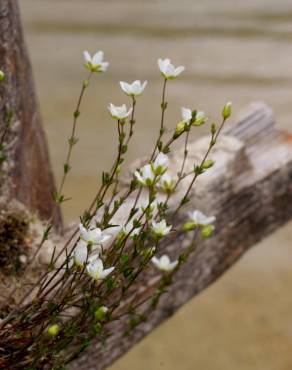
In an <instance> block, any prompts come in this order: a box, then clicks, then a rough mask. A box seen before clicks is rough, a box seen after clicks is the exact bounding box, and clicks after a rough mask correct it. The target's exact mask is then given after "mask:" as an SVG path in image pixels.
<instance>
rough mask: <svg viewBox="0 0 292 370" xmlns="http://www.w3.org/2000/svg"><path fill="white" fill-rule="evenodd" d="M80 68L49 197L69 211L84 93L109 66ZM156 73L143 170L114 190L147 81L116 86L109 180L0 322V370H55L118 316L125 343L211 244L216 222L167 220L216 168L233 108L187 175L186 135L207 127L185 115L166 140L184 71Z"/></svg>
mask: <svg viewBox="0 0 292 370" xmlns="http://www.w3.org/2000/svg"><path fill="white" fill-rule="evenodd" d="M84 58H85V68H86V69H87V70H88V77H87V78H86V79H85V80H84V81H83V82H82V86H81V92H80V95H79V98H78V101H77V105H76V109H75V111H74V114H73V125H72V132H71V135H70V138H69V139H68V152H67V156H66V160H65V163H64V165H63V176H62V179H61V182H60V186H59V188H58V191H57V192H56V193H55V194H54V199H55V201H56V202H57V203H58V204H62V203H63V202H65V201H66V197H65V195H64V185H65V182H66V179H67V176H68V173H69V172H70V171H71V156H72V150H73V148H74V146H75V145H76V144H77V142H78V138H77V136H76V131H77V122H78V118H79V117H80V112H81V104H82V101H83V98H84V94H85V91H86V89H87V88H88V86H89V85H90V81H91V79H92V78H93V76H94V75H96V74H99V73H103V72H105V71H106V70H107V69H108V66H109V63H107V62H105V61H104V59H103V52H101V51H99V52H97V53H96V54H95V55H94V56H91V55H90V54H89V53H88V52H84ZM158 67H159V71H160V74H161V76H162V82H163V87H162V99H161V104H160V105H161V118H160V126H159V130H158V135H157V139H156V140H155V143H154V147H153V150H152V151H151V153H150V154H149V157H148V158H147V161H146V162H145V164H144V165H143V166H141V167H140V168H136V169H135V171H133V173H132V174H131V179H130V181H129V183H128V185H127V186H120V184H121V175H122V173H123V162H124V160H125V155H126V153H127V151H128V146H129V143H130V141H131V138H132V136H133V134H134V127H135V124H136V116H135V112H136V110H135V109H136V104H137V100H138V99H139V97H140V95H142V94H143V91H144V90H145V88H146V86H147V81H144V82H141V81H139V80H137V81H134V82H133V83H127V82H123V81H121V82H120V87H121V89H122V90H123V92H124V93H125V94H126V95H127V96H128V97H129V99H130V106H128V107H127V106H126V105H125V104H124V105H122V106H116V105H114V104H109V106H108V111H109V114H110V116H111V117H112V119H113V120H114V124H115V126H116V130H117V138H118V140H117V142H118V148H117V155H116V158H115V160H114V163H113V164H112V167H111V169H110V170H109V171H105V172H103V173H102V181H101V185H100V187H99V189H97V191H96V194H95V196H94V199H93V200H92V202H91V204H90V205H89V206H88V207H87V208H86V210H85V211H84V212H83V214H82V216H81V217H80V224H79V226H78V227H76V229H74V231H73V232H72V234H71V235H70V237H69V238H68V240H67V241H66V242H65V243H64V245H63V247H62V249H61V250H57V248H55V249H54V253H53V254H52V256H51V261H50V264H49V265H48V269H47V271H46V272H45V273H44V274H43V276H41V277H40V278H39V280H38V281H37V283H36V284H35V285H34V286H33V287H32V288H31V290H30V292H29V293H27V294H26V296H25V297H23V299H22V300H20V302H18V305H17V307H15V308H14V309H13V310H12V311H11V312H10V313H9V314H8V315H7V316H5V317H3V320H2V322H0V338H1V353H0V367H1V366H2V368H5V369H10V368H11V369H29V370H33V369H62V368H64V366H65V365H66V363H68V362H70V361H71V360H73V359H74V358H76V357H78V356H79V355H80V353H81V352H82V351H84V349H85V348H86V347H88V346H89V345H90V344H91V342H92V340H93V339H96V338H98V340H99V341H100V342H106V340H107V338H108V336H109V335H110V334H111V331H110V323H111V322H113V321H116V320H120V319H121V318H122V317H124V316H127V318H128V329H127V330H126V331H125V333H124V334H125V335H129V334H130V332H131V329H133V328H134V327H136V326H137V325H138V324H139V323H141V322H143V321H145V320H147V319H148V318H149V316H150V315H151V312H152V311H153V310H154V309H155V308H156V306H157V304H158V302H159V299H160V297H161V296H162V294H163V293H164V292H165V291H166V290H167V287H168V286H169V285H170V284H171V283H172V282H173V279H174V276H175V274H176V273H177V271H178V270H179V269H180V268H181V266H182V265H183V264H184V263H185V262H186V260H187V258H188V256H189V254H190V253H192V252H193V251H194V250H195V247H196V243H197V240H198V238H206V237H208V236H210V235H211V234H212V232H213V229H214V222H215V217H213V216H206V215H204V214H203V213H202V212H200V211H199V210H193V211H192V212H189V214H188V216H186V217H185V220H184V222H183V223H182V224H181V225H180V224H179V225H178V224H177V223H175V221H174V220H175V216H176V215H177V213H178V211H179V210H180V209H181V208H182V207H183V206H184V205H185V204H187V203H188V202H189V200H190V199H189V197H190V193H191V190H192V188H193V186H194V183H195V181H196V179H197V178H198V177H199V176H201V175H202V174H203V173H204V172H205V171H207V170H208V169H209V168H211V167H212V166H213V164H214V162H213V161H212V160H210V159H208V155H209V153H210V151H211V149H212V148H213V146H214V145H215V144H216V141H217V138H218V135H219V134H220V132H221V130H222V128H223V125H224V123H225V121H226V120H227V119H228V118H229V117H230V115H231V103H227V104H226V105H225V106H224V107H223V110H222V114H221V116H222V121H221V123H220V124H219V125H218V126H217V125H215V124H212V125H211V128H210V144H209V147H208V149H207V150H206V153H205V155H204V158H203V159H202V161H201V163H199V164H194V166H193V168H191V169H186V160H187V157H188V142H189V137H190V132H191V130H192V129H194V128H195V127H197V126H201V125H203V124H205V123H206V122H207V120H208V118H207V117H206V115H205V114H204V112H201V111H198V110H195V109H189V108H182V119H181V121H180V122H179V123H177V125H176V126H175V127H174V129H173V130H172V131H171V132H170V133H169V131H167V130H166V127H165V113H166V110H167V101H166V87H167V84H168V83H169V82H170V81H171V80H174V79H176V78H177V77H179V76H180V75H181V73H182V72H183V71H184V69H185V68H184V67H183V66H179V67H175V66H174V65H173V64H172V63H171V61H170V60H169V59H164V60H162V59H159V60H158ZM3 78H4V77H3ZM8 126H9V125H7V127H8ZM6 132H7V130H6V129H5V131H4V132H3V134H2V136H1V137H2V138H3V137H4V138H3V140H2V142H1V145H2V147H1V148H2V149H3V148H4V139H5V135H6ZM180 138H183V139H184V154H183V158H182V163H181V167H180V170H179V172H178V173H177V174H176V175H175V176H174V175H173V174H171V173H170V171H169V166H170V153H171V151H172V149H173V144H174V142H176V141H177V140H178V139H180ZM3 158H4V157H3ZM183 180H184V181H189V184H188V187H187V190H186V192H185V194H183V196H182V197H181V199H180V200H179V202H178V203H177V204H176V208H175V209H173V208H170V206H169V202H170V200H171V198H172V196H173V195H174V194H176V192H177V190H178V189H179V186H180V184H181V182H182V181H183ZM145 199H146V201H145ZM142 200H143V201H142ZM130 201H131V206H130V207H129V208H128V209H129V211H127V213H125V211H123V217H124V222H123V223H122V224H118V225H117V224H115V222H114V220H115V215H116V214H117V212H118V211H120V210H121V209H122V207H124V205H125V204H127V202H130ZM126 209H127V208H126ZM51 228H52V225H51V224H49V225H48V226H47V228H46V230H45V232H44V235H43V238H42V241H41V243H40V245H39V249H40V248H41V247H42V246H43V244H44V242H45V241H46V240H47V239H48V238H49V237H50V231H51ZM184 233H192V237H191V238H190V240H191V242H190V243H189V245H188V247H187V248H184V249H182V250H180V251H177V253H178V254H177V255H176V256H171V257H170V256H168V255H166V254H163V252H162V246H163V245H164V244H165V243H167V242H170V241H171V240H172V238H176V237H177V236H180V235H182V234H184ZM64 256H65V257H64ZM30 262H31V261H30ZM27 268H29V266H27ZM149 271H151V273H152V275H153V276H155V277H156V278H157V283H156V285H155V286H154V289H153V290H152V291H151V292H150V294H148V295H147V296H146V297H145V296H144V297H143V298H139V295H138V293H137V290H136V287H137V283H138V282H139V279H140V278H141V277H143V275H144V274H146V273H148V272H149ZM155 271H158V272H159V273H158V274H157V273H155ZM27 296H29V297H30V296H31V297H32V299H27Z"/></svg>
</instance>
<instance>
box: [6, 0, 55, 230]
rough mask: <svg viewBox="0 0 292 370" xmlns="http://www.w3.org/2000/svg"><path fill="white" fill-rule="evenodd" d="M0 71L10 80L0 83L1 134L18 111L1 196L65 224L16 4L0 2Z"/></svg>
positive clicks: (9, 140) (9, 138) (10, 0)
mask: <svg viewBox="0 0 292 370" xmlns="http://www.w3.org/2000/svg"><path fill="white" fill-rule="evenodd" d="M0 69H2V70H3V71H4V72H5V76H6V78H5V82H3V83H1V84H0V132H2V130H3V129H4V126H5V116H6V112H7V110H9V109H10V110H12V111H13V112H14V118H13V124H12V127H11V128H10V130H9V132H8V135H7V136H6V144H7V148H8V161H7V163H6V164H5V165H3V166H2V167H3V168H2V169H1V171H0V176H1V181H0V196H1V197H2V198H3V199H4V200H3V201H4V202H5V204H7V202H9V199H14V198H15V199H17V200H19V201H20V202H22V203H23V204H24V205H26V206H27V207H28V208H29V209H30V210H31V211H33V212H37V213H38V215H39V216H40V217H41V218H42V219H48V218H49V217H50V216H51V215H52V214H53V212H54V214H55V223H56V224H59V225H60V223H61V215H60V211H59V209H58V208H57V209H56V206H55V204H54V202H53V200H52V192H53V191H54V179H53V175H52V171H51V166H50V161H49V156H48V150H47V143H46V139H45V135H44V132H43V128H42V124H41V119H40V114H39V111H38V106H37V102H36V97H35V92H34V83H33V78H32V72H31V67H30V62H29V59H28V55H27V51H26V47H25V43H24V39H23V33H22V28H21V23H20V16H19V9H18V4H17V1H16V0H0ZM54 210H55V211H54Z"/></svg>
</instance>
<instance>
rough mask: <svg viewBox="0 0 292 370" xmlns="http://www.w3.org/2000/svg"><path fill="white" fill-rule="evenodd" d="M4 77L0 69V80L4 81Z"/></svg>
mask: <svg viewBox="0 0 292 370" xmlns="http://www.w3.org/2000/svg"><path fill="white" fill-rule="evenodd" d="M4 79H5V73H4V72H3V71H1V69H0V82H2V81H4Z"/></svg>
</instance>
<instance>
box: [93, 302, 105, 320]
mask: <svg viewBox="0 0 292 370" xmlns="http://www.w3.org/2000/svg"><path fill="white" fill-rule="evenodd" d="M107 312H108V308H107V307H105V306H101V307H99V308H98V309H97V310H96V311H95V313H94V316H95V318H96V319H97V320H98V321H103V320H104V319H105V318H106V314H107Z"/></svg>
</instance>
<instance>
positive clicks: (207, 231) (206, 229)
mask: <svg viewBox="0 0 292 370" xmlns="http://www.w3.org/2000/svg"><path fill="white" fill-rule="evenodd" d="M213 231H214V226H213V225H205V226H203V227H202V230H201V236H202V238H204V239H206V238H208V237H209V236H210V235H212V233H213Z"/></svg>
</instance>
